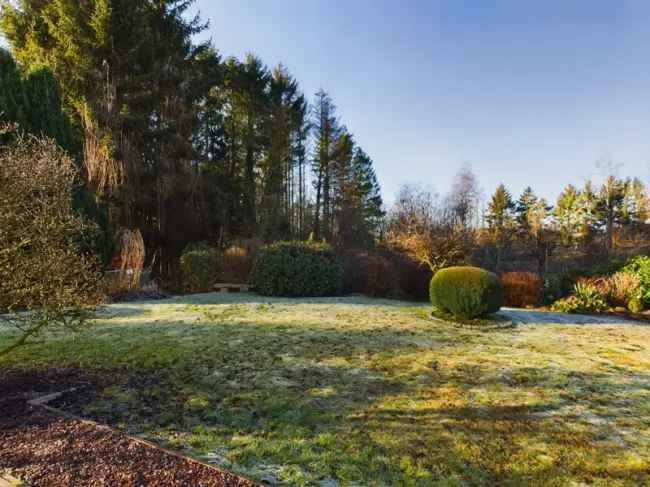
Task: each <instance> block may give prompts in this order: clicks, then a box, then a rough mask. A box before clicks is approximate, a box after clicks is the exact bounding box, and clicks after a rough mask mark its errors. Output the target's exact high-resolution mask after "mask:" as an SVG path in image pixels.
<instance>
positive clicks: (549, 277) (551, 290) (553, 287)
mask: <svg viewBox="0 0 650 487" xmlns="http://www.w3.org/2000/svg"><path fill="white" fill-rule="evenodd" d="M563 280H564V276H563V275H562V274H545V275H544V278H543V282H542V295H543V297H542V299H543V302H544V304H553V303H554V302H555V301H557V300H558V299H561V298H563V297H565V296H566V294H565V293H564V292H563Z"/></svg>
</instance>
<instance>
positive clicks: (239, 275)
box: [219, 245, 253, 284]
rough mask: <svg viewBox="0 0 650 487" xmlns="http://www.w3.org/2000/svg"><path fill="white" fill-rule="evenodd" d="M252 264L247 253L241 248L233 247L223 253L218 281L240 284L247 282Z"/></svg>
mask: <svg viewBox="0 0 650 487" xmlns="http://www.w3.org/2000/svg"><path fill="white" fill-rule="evenodd" d="M252 265H253V263H252V260H251V258H250V255H249V254H248V251H247V250H246V249H245V248H243V247H238V246H236V245H233V246H231V247H228V248H227V249H226V250H224V251H223V254H222V256H221V266H220V267H221V268H220V271H219V280H220V281H222V282H232V283H236V284H242V283H246V282H248V277H249V274H250V272H251V267H252Z"/></svg>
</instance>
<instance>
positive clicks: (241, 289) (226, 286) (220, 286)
mask: <svg viewBox="0 0 650 487" xmlns="http://www.w3.org/2000/svg"><path fill="white" fill-rule="evenodd" d="M214 289H215V290H216V291H218V292H220V293H229V292H230V291H231V290H233V291H234V292H237V293H247V292H249V291H250V290H251V289H253V286H251V285H250V284H232V283H217V284H215V285H214Z"/></svg>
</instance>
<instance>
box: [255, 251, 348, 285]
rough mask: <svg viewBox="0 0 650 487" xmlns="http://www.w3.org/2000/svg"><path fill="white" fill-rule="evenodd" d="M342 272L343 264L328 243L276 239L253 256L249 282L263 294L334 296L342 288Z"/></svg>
mask: <svg viewBox="0 0 650 487" xmlns="http://www.w3.org/2000/svg"><path fill="white" fill-rule="evenodd" d="M343 275H344V271H343V265H342V264H341V262H340V261H339V259H338V257H337V256H336V254H335V253H334V250H333V249H332V247H331V246H330V245H328V244H325V243H315V242H279V243H276V244H273V245H268V246H266V247H264V248H263V249H262V250H261V252H260V254H259V255H258V256H257V258H256V259H255V263H254V264H253V270H252V272H251V284H252V285H253V286H255V290H256V291H257V292H258V293H260V294H263V295H266V296H287V297H300V296H336V295H338V294H340V293H341V290H342V288H343Z"/></svg>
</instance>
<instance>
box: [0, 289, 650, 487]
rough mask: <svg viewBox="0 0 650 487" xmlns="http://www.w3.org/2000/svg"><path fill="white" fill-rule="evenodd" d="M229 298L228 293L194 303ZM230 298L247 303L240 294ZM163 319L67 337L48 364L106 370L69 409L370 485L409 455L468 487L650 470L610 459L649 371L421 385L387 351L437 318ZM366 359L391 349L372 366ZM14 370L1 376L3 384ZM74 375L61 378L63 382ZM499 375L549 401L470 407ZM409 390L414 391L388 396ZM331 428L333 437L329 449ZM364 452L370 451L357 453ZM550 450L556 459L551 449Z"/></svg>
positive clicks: (459, 378) (459, 372) (443, 375)
mask: <svg viewBox="0 0 650 487" xmlns="http://www.w3.org/2000/svg"><path fill="white" fill-rule="evenodd" d="M219 297H220V296H219ZM250 299H251V300H252V301H249V303H255V304H259V303H261V301H256V300H258V299H260V298H258V297H254V296H251V297H250ZM262 299H266V298H262ZM170 302H171V303H172V304H185V303H182V302H180V301H177V300H171V301H168V303H170ZM263 302H264V303H266V302H267V301H263ZM280 302H281V301H280ZM292 302H293V301H292ZM318 302H322V301H321V300H318ZM373 302H374V301H373ZM156 303H158V302H156ZM160 303H164V301H161V302H160ZM220 303H221V304H227V303H222V302H220V301H217V302H216V303H208V302H201V303H192V304H220ZM154 304H155V303H154ZM232 304H242V300H241V296H238V297H237V300H233V301H232ZM343 304H346V303H343ZM116 306H117V305H116ZM119 306H120V307H123V306H124V305H119ZM124 307H126V308H127V309H131V307H130V306H124ZM120 316H123V315H120ZM115 324H116V325H118V326H116V329H119V328H120V326H119V325H120V323H119V322H118V323H115ZM156 324H159V325H162V327H161V328H159V329H157V330H156V332H155V333H152V327H151V326H150V325H148V324H145V325H137V324H136V325H133V326H129V327H128V328H127V327H123V328H124V329H125V331H123V332H119V333H118V332H115V333H113V334H112V335H111V334H106V335H98V336H92V335H88V336H85V337H82V338H80V339H79V340H77V341H75V342H74V343H72V342H70V350H69V351H68V350H67V349H66V348H65V347H62V348H61V350H60V351H59V352H58V353H59V355H58V356H52V357H51V358H50V359H49V360H50V361H51V363H56V362H57V361H61V362H67V363H70V364H76V366H78V367H81V368H82V369H83V370H84V371H85V373H91V374H94V375H95V376H97V377H98V378H99V380H96V381H93V382H92V383H91V384H90V385H89V386H88V387H86V388H85V390H84V391H83V392H81V393H79V394H77V395H69V396H67V397H64V398H63V399H62V400H61V401H59V403H58V406H59V407H63V408H64V409H67V410H68V411H71V412H75V413H78V414H80V415H82V416H84V415H85V416H90V417H92V419H95V420H98V421H100V422H106V423H109V424H113V425H116V424H117V425H121V426H124V427H128V428H129V429H131V430H133V431H149V432H155V433H159V434H160V435H161V436H162V437H166V438H173V437H178V438H181V440H179V443H178V444H173V445H171V446H173V447H179V448H180V447H184V446H186V444H184V443H183V442H185V441H187V442H189V445H190V446H191V447H192V448H194V449H195V450H196V451H209V450H211V449H215V448H218V447H219V446H223V444H224V443H227V442H228V441H230V440H231V439H232V438H235V437H236V438H238V440H237V441H239V443H238V444H237V445H235V446H234V447H233V448H234V449H233V451H234V452H235V453H234V454H235V456H236V457H237V458H236V460H237V461H238V462H241V464H255V463H262V462H265V463H266V462H275V463H278V464H283V463H290V464H299V465H300V467H301V468H305V469H307V468H309V464H310V463H312V462H315V460H313V459H314V458H316V459H317V460H319V464H320V465H321V466H320V467H314V468H317V469H319V470H318V471H317V473H318V474H319V475H329V476H332V477H337V473H336V471H335V469H336V468H338V467H339V466H340V465H352V466H354V465H353V462H354V461H359V462H361V461H365V462H367V463H366V464H364V465H363V468H364V469H366V470H362V471H361V473H360V474H359V475H360V477H361V480H362V481H364V482H368V481H370V480H373V479H384V480H386V482H387V483H388V484H393V485H395V484H400V483H403V481H404V479H409V475H410V474H409V473H405V470H404V469H406V467H403V466H402V463H404V464H406V463H408V462H414V463H417V464H418V465H420V467H421V468H423V469H425V470H427V471H428V472H432V473H433V474H434V476H439V477H441V478H451V477H453V476H454V475H456V476H458V477H460V478H462V479H463V480H464V481H466V483H468V484H469V485H504V483H508V484H509V485H510V484H513V485H544V484H546V483H548V484H552V483H553V482H555V484H557V483H558V479H562V478H567V479H568V478H571V479H578V480H583V481H585V482H590V481H592V480H594V479H614V480H622V481H628V480H629V479H633V481H632V482H631V483H630V485H635V484H637V485H638V484H642V483H643V481H647V480H648V470H647V468H648V466H647V463H646V465H645V466H643V465H639V464H638V463H637V464H636V466H634V465H630V466H629V468H628V467H625V466H620V467H616V468H609V467H607V465H608V464H607V459H609V458H612V457H619V456H621V457H622V455H623V454H624V453H625V451H626V448H628V445H627V443H626V442H627V440H626V439H625V438H624V437H623V436H622V435H621V434H619V432H618V431H617V430H616V426H615V425H614V424H613V422H614V421H615V420H616V419H617V418H620V417H625V418H627V419H628V420H630V421H633V422H635V423H634V424H638V425H643V424H645V425H646V426H645V428H647V424H649V423H650V418H648V417H647V416H648V410H647V407H646V406H645V404H647V400H648V393H647V391H648V387H649V385H650V376H648V375H646V374H636V373H633V372H630V371H628V370H616V371H615V373H612V374H611V375H609V374H606V373H600V374H596V373H583V372H575V371H570V370H561V369H552V368H534V367H523V368H515V369H508V370H507V371H506V372H504V373H495V371H494V370H492V369H489V368H483V367H480V366H474V365H471V364H470V365H468V366H467V367H461V366H459V367H457V368H455V369H453V370H445V369H442V370H439V371H436V372H432V373H431V383H427V384H425V385H424V386H423V385H421V384H418V383H417V381H416V380H413V379H415V378H414V377H410V376H408V373H407V374H404V375H401V376H400V375H395V376H391V371H390V370H386V369H385V368H382V361H381V360H383V359H384V358H388V359H389V358H391V357H395V356H399V355H404V354H409V353H412V352H416V351H419V350H422V349H423V348H422V347H421V346H420V345H418V344H417V339H418V338H428V337H429V335H430V334H429V333H428V332H426V331H424V330H425V328H423V329H422V330H417V329H410V330H403V329H399V328H393V327H390V326H386V327H380V328H370V329H350V328H343V329H338V328H329V327H317V326H307V325H296V324H276V323H266V324H254V323H246V324H237V323H220V322H218V321H217V322H211V323H204V322H199V323H192V324H188V325H187V326H179V327H174V326H168V325H173V324H178V322H176V321H165V320H159V321H157V322H156ZM419 335H423V337H420V336H419ZM472 336H473V335H472V334H468V337H469V338H467V339H472V338H471V337H472ZM459 337H460V335H459V336H458V337H457V338H455V339H454V340H458V339H459ZM454 340H450V341H448V342H445V341H444V340H442V339H441V337H438V341H437V342H436V345H435V347H437V349H436V351H437V352H438V353H441V354H444V353H445V350H446V349H447V348H448V347H449V348H453V347H455V346H458V342H457V341H454ZM43 352H44V353H47V349H44V350H43ZM73 352H74V353H73ZM370 355H380V356H381V357H382V358H381V360H379V359H378V360H377V361H376V362H374V361H372V360H369V359H368V357H369V356H370ZM361 357H363V359H361ZM45 370H47V367H45ZM102 378H103V379H102ZM2 380H3V379H2V374H0V391H1V390H2V384H1V382H2ZM52 382H54V380H50V381H49V383H52ZM74 382H75V379H74V377H72V378H71V377H65V376H64V377H63V378H62V380H61V381H60V382H59V386H60V389H65V388H67V387H70V386H73V385H76V384H74ZM12 384H16V381H15V380H14V382H12ZM490 386H498V387H499V388H503V389H504V390H505V391H508V390H514V389H517V390H522V391H524V392H525V391H526V390H528V391H529V392H530V394H531V395H536V396H538V397H547V398H552V399H548V400H545V401H544V402H542V403H541V404H533V405H527V404H507V403H499V404H497V403H489V402H482V403H480V404H472V403H471V402H469V401H470V399H468V397H472V396H468V395H466V392H467V391H470V390H471V389H473V388H477V389H478V388H489V387H490ZM450 389H452V390H454V391H455V392H454V395H451V396H450V397H449V401H447V404H446V405H444V406H442V407H422V408H421V407H420V406H422V405H426V404H428V403H431V402H436V401H439V399H440V397H441V395H442V394H450V393H449V390H450ZM463 391H466V392H463ZM558 391H559V393H558ZM400 396H401V397H405V398H408V399H409V402H405V403H400V404H403V407H397V406H395V407H391V406H390V404H392V402H391V401H392V399H393V398H395V397H400ZM505 397H507V396H505ZM519 397H521V396H519ZM382 404H387V406H382ZM574 406H579V407H581V408H582V409H581V410H580V411H577V412H576V411H575V410H572V409H571V408H572V407H574ZM581 411H582V412H581ZM584 411H587V412H588V413H589V414H585V413H584ZM625 411H629V412H625ZM636 422H638V423H636ZM328 437H334V438H335V439H334V440H332V443H327V444H322V443H321V442H322V441H323V438H328ZM242 438H243V439H244V440H245V441H246V442H247V443H242V442H243V441H244V440H243V439H242ZM348 449H349V450H348ZM359 451H362V453H359ZM332 455H334V457H335V458H332ZM363 455H365V457H367V458H369V460H355V458H357V457H359V456H363ZM544 456H545V457H547V458H550V460H540V458H541V457H544ZM365 457H364V458H365ZM381 457H383V458H386V459H387V460H386V462H385V463H384V464H382V465H381V466H377V465H375V464H374V463H373V460H372V459H375V458H381ZM326 458H327V459H328V460H324V459H326ZM404 458H406V459H407V460H408V461H407V460H404ZM305 459H307V460H305ZM320 460H322V461H320ZM545 462H546V463H545ZM548 462H550V463H551V464H550V465H549V464H548ZM323 465H325V466H323ZM621 465H622V464H621ZM328 469H329V470H328ZM644 469H646V470H644ZM644 475H645V476H644ZM567 482H568V480H567Z"/></svg>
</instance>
